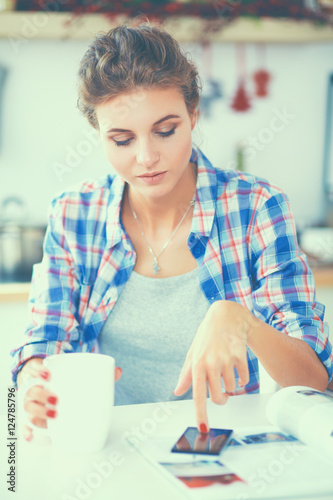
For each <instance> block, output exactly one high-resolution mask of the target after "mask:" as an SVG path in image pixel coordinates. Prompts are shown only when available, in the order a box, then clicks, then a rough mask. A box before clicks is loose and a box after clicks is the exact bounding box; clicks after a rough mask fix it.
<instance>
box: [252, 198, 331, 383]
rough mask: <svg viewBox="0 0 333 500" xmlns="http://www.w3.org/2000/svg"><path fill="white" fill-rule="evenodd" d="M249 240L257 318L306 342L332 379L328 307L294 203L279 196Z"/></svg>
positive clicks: (266, 206) (264, 209)
mask: <svg viewBox="0 0 333 500" xmlns="http://www.w3.org/2000/svg"><path fill="white" fill-rule="evenodd" d="M247 240H248V242H249V247H248V251H249V255H250V259H251V279H252V290H253V292H252V303H253V308H254V314H256V315H257V316H258V317H259V318H260V319H262V320H263V321H265V322H266V323H268V324H270V325H271V326H273V327H274V328H276V329H277V330H279V331H281V332H284V333H286V334H288V335H290V336H291V337H294V338H298V339H301V340H304V341H305V342H306V343H307V344H309V346H310V347H311V348H312V349H313V350H314V351H315V353H316V354H317V356H318V357H319V359H320V360H321V362H322V363H323V364H324V366H325V368H326V370H327V372H328V376H329V380H331V379H332V372H333V354H332V346H331V344H330V342H329V340H328V337H329V332H328V324H327V323H326V322H325V321H324V313H325V307H324V306H323V305H322V304H320V303H319V302H317V300H316V292H315V283H314V277H313V274H312V271H311V269H310V268H309V266H308V263H307V257H306V255H305V254H304V253H302V252H301V250H300V248H299V246H298V243H297V238H296V230H295V223H294V220H293V216H292V214H291V211H290V206H289V202H288V199H287V197H286V195H285V194H283V193H282V192H279V193H277V194H275V195H273V196H269V197H267V199H266V201H265V203H263V204H262V206H261V208H260V209H258V210H257V211H256V212H254V216H253V219H252V220H251V224H250V225H249V229H248V235H247Z"/></svg>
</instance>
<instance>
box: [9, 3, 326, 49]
mask: <svg viewBox="0 0 333 500" xmlns="http://www.w3.org/2000/svg"><path fill="white" fill-rule="evenodd" d="M127 20H128V18H127V17H126V16H124V15H119V16H118V17H117V18H114V19H112V20H111V19H109V18H107V17H106V16H103V14H83V15H82V16H74V15H73V14H72V13H70V12H45V11H37V12H30V11H29V12H24V11H9V12H8V11H3V12H0V37H5V38H8V41H9V42H10V43H11V44H12V46H13V48H14V49H15V47H19V46H20V45H22V44H23V45H24V44H25V43H27V41H29V40H31V39H68V38H69V39H76V40H78V39H79V40H85V39H87V40H88V39H91V38H93V36H95V33H96V32H98V31H108V30H109V29H110V28H112V27H114V26H116V25H118V24H122V23H123V22H126V21H127ZM221 22H222V21H221V18H219V17H217V18H216V20H210V21H208V20H205V19H202V18H199V17H194V16H193V17H183V16H179V17H173V16H170V17H169V18H167V19H166V20H165V22H164V27H165V28H166V29H167V30H168V31H169V32H170V33H172V34H173V35H174V36H175V38H177V40H178V41H180V42H194V41H200V40H203V39H205V40H210V41H212V42H229V43H235V42H248V43H259V42H267V43H283V42H286V43H302V42H304V43H310V42H325V41H332V40H333V26H328V25H325V26H319V25H315V24H314V23H312V22H310V21H297V22H295V21H293V20H289V19H273V18H263V19H260V20H258V19H250V18H245V17H240V18H238V19H236V20H235V21H233V22H232V23H230V24H227V25H224V26H223V27H222V25H221Z"/></svg>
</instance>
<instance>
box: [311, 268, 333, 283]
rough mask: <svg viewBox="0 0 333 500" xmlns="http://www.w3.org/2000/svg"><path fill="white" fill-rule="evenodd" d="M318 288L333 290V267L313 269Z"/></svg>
mask: <svg viewBox="0 0 333 500" xmlns="http://www.w3.org/2000/svg"><path fill="white" fill-rule="evenodd" d="M311 270H312V272H313V276H314V279H315V284H316V287H325V288H326V287H332V288H333V265H327V266H320V267H319V266H318V267H312V268H311Z"/></svg>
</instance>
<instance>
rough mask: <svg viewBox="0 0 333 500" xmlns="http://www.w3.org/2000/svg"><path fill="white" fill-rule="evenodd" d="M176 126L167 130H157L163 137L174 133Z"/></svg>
mask: <svg viewBox="0 0 333 500" xmlns="http://www.w3.org/2000/svg"><path fill="white" fill-rule="evenodd" d="M175 130H176V127H173V128H172V129H171V130H168V131H167V132H157V133H158V135H160V136H161V137H169V135H172V134H174V133H175Z"/></svg>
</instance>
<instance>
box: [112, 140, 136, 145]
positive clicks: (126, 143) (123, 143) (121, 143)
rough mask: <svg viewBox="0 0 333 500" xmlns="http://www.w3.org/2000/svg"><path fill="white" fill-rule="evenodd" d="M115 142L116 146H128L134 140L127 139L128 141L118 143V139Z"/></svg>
mask: <svg viewBox="0 0 333 500" xmlns="http://www.w3.org/2000/svg"><path fill="white" fill-rule="evenodd" d="M113 141H114V142H115V143H116V146H128V145H129V144H130V143H131V141H132V139H126V141H116V139H113Z"/></svg>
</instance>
